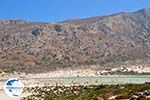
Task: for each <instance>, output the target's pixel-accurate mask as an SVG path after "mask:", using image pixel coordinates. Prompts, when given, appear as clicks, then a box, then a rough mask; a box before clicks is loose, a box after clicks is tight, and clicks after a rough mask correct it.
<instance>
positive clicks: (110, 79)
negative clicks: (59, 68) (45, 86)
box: [37, 75, 150, 85]
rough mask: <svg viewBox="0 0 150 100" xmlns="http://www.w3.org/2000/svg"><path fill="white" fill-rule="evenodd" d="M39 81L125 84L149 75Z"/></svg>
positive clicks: (50, 82)
mask: <svg viewBox="0 0 150 100" xmlns="http://www.w3.org/2000/svg"><path fill="white" fill-rule="evenodd" d="M37 80H38V81H41V82H46V83H49V84H56V83H57V84H59V85H75V84H76V85H80V84H81V85H98V84H126V83H138V84H140V83H145V82H150V75H126V76H125V75H123V76H116V75H111V76H99V77H58V78H40V79H37Z"/></svg>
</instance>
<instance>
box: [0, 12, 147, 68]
mask: <svg viewBox="0 0 150 100" xmlns="http://www.w3.org/2000/svg"><path fill="white" fill-rule="evenodd" d="M149 59H150V9H142V10H139V11H137V12H133V13H118V14H114V15H110V16H102V17H92V18H87V19H77V20H66V21H64V22H60V23H40V22H30V21H22V20H3V21H0V68H1V69H5V68H10V69H11V68H13V69H15V68H21V69H22V70H25V68H28V67H29V68H39V69H40V68H41V69H42V67H43V66H46V68H47V69H48V68H52V67H57V68H62V67H72V66H79V65H95V64H99V65H102V66H103V65H107V64H110V65H111V64H112V65H115V64H118V63H124V62H130V63H139V62H138V61H140V63H146V64H148V63H149ZM37 66H39V67H37ZM41 66H42V67H41ZM43 68H44V67H43ZM47 69H46V70H47Z"/></svg>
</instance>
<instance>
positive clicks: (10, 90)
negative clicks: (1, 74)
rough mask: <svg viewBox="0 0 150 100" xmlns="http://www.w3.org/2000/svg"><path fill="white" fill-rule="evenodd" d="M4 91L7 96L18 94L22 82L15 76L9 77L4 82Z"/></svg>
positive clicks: (20, 91) (21, 89)
mask: <svg viewBox="0 0 150 100" xmlns="http://www.w3.org/2000/svg"><path fill="white" fill-rule="evenodd" d="M4 91H5V93H6V94H7V95H9V96H13V97H14V96H19V95H21V93H22V91H23V83H22V82H21V81H20V80H18V79H17V78H11V79H9V80H7V81H6V82H5V85H4Z"/></svg>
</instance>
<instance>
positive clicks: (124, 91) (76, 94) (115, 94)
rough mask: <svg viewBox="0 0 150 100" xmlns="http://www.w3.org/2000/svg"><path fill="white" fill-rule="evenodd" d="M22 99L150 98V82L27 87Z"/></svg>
mask: <svg viewBox="0 0 150 100" xmlns="http://www.w3.org/2000/svg"><path fill="white" fill-rule="evenodd" d="M24 92H30V93H32V95H30V96H27V97H25V98H23V99H22V100H150V83H145V84H124V85H97V86H95V85H92V86H70V87H66V86H56V87H34V88H26V89H25V91H24Z"/></svg>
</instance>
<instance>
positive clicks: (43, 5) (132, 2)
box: [0, 0, 150, 22]
mask: <svg viewBox="0 0 150 100" xmlns="http://www.w3.org/2000/svg"><path fill="white" fill-rule="evenodd" d="M143 8H150V0H0V20H8V19H14V20H15V19H19V20H20V19H22V20H28V21H37V22H60V21H63V20H67V19H77V18H87V17H93V16H104V15H110V14H114V13H118V12H133V11H137V10H139V9H143Z"/></svg>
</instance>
